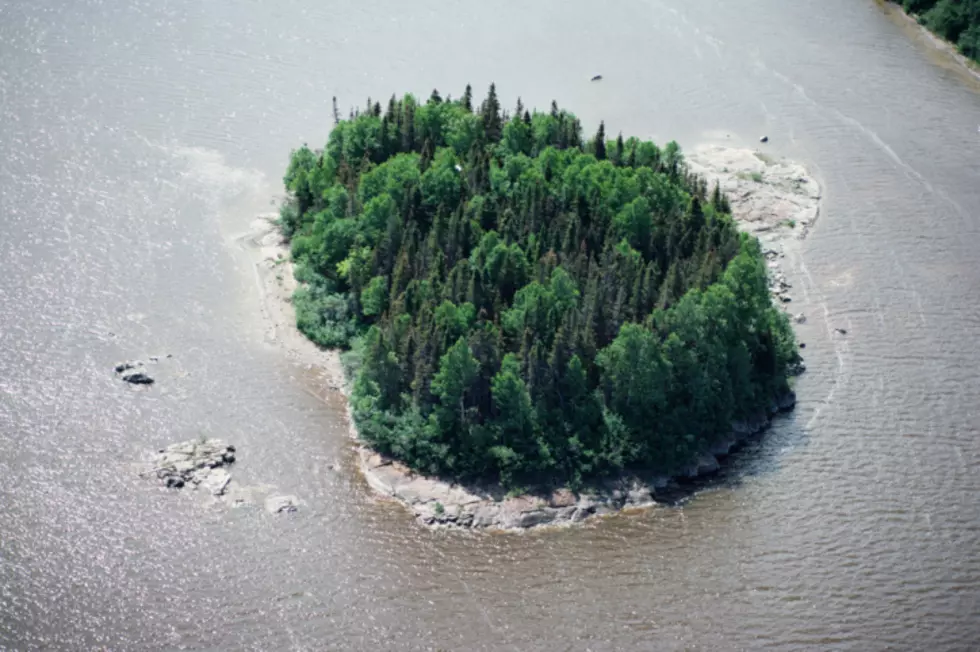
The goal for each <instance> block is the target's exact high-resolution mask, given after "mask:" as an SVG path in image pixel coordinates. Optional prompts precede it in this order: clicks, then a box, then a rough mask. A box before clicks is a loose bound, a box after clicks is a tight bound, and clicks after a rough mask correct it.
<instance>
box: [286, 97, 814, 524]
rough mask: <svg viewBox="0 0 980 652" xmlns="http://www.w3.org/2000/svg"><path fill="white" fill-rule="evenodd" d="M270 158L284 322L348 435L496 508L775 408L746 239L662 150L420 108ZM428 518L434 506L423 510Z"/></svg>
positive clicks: (404, 107)
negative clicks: (288, 276)
mask: <svg viewBox="0 0 980 652" xmlns="http://www.w3.org/2000/svg"><path fill="white" fill-rule="evenodd" d="M334 113H335V117H336V118H337V120H336V122H337V124H336V125H335V127H334V128H333V130H332V131H331V133H330V137H329V141H328V143H327V145H326V147H325V149H324V150H323V151H314V150H311V149H310V148H308V147H306V146H304V147H302V148H301V149H299V150H296V151H294V152H293V154H292V157H291V160H290V164H289V168H288V170H287V172H286V175H285V179H284V180H285V183H286V186H287V188H288V190H289V193H290V194H289V198H288V200H287V201H286V202H285V203H284V205H283V207H282V210H281V213H280V220H279V224H280V228H281V230H282V231H283V233H284V235H285V236H286V237H287V238H289V239H290V240H291V249H292V258H293V260H294V262H295V274H296V278H297V280H298V281H299V282H300V283H301V285H300V287H299V289H298V290H297V292H296V294H295V295H294V298H293V304H294V306H295V310H296V315H297V324H298V326H299V328H300V330H301V331H302V332H303V333H304V334H306V335H307V336H308V337H309V338H310V339H312V340H313V341H315V342H316V343H318V344H319V345H321V346H323V347H336V348H344V349H349V352H348V353H347V354H345V364H346V366H347V369H348V372H349V375H350V380H351V392H350V407H351V409H352V412H353V415H354V419H355V422H356V426H357V430H358V433H359V436H360V438H361V440H362V441H363V442H364V443H366V444H367V445H369V446H370V447H371V448H372V449H373V450H375V451H377V452H378V453H380V454H382V455H384V456H387V457H389V458H394V459H395V460H398V461H400V462H401V463H403V464H404V465H407V466H408V467H410V469H412V470H414V471H416V472H418V473H420V474H425V475H434V476H439V477H441V478H445V479H447V480H451V481H460V482H467V483H471V486H473V485H475V486H490V485H496V486H502V487H503V488H504V489H505V490H509V491H511V492H512V494H513V493H520V492H522V491H533V490H539V489H554V488H558V487H564V488H568V489H571V491H573V492H574V491H579V490H581V489H582V488H583V487H586V486H589V485H590V483H594V482H600V481H602V479H603V478H612V477H617V476H618V475H620V474H623V473H624V472H630V471H634V470H642V471H643V472H649V473H657V474H663V475H671V474H676V473H680V472H682V471H683V470H684V469H688V468H690V467H691V465H692V463H694V464H695V465H696V460H697V459H698V456H699V455H701V454H703V453H704V452H705V451H708V450H711V448H712V447H713V446H715V445H716V444H717V443H718V442H721V441H723V440H726V439H729V438H731V436H732V424H733V422H739V421H742V422H746V421H751V420H752V419H753V415H758V414H759V413H760V412H761V413H763V414H766V413H771V412H772V411H774V407H773V406H778V405H780V401H782V405H784V406H786V405H787V404H786V401H785V397H786V396H788V395H791V392H790V390H789V384H788V378H787V372H788V370H789V369H790V367H791V365H793V364H796V363H797V362H798V361H799V356H798V353H797V345H796V342H795V339H794V335H793V332H792V330H791V328H790V326H789V322H788V320H787V318H786V316H785V315H784V314H783V313H782V312H781V311H779V310H777V309H776V308H775V307H774V306H773V303H772V300H771V298H770V295H769V289H768V282H767V273H766V266H765V262H764V259H763V256H762V253H761V249H760V245H759V242H758V240H757V239H756V238H754V237H751V236H749V235H747V234H743V233H739V232H738V230H737V229H736V226H735V223H734V221H733V219H732V217H731V215H730V209H729V204H728V201H727V199H726V198H725V197H724V195H723V194H722V192H721V191H720V189H719V188H717V187H715V188H709V187H708V184H707V182H706V181H705V180H704V179H703V178H701V177H699V176H697V175H694V174H692V173H690V172H689V171H688V168H687V167H686V165H685V163H684V159H683V157H682V155H681V151H680V148H679V147H678V145H677V144H676V143H673V142H671V143H668V144H666V145H665V146H664V147H662V148H661V147H658V146H657V145H655V144H654V143H652V142H647V141H642V140H639V139H637V138H628V139H624V138H623V137H622V136H619V137H617V138H615V139H609V138H607V135H606V134H605V128H604V126H603V125H600V126H599V129H598V132H597V133H596V134H595V136H594V137H593V138H591V139H588V140H586V139H583V136H582V127H581V124H580V122H579V120H578V119H577V118H576V117H575V115H573V114H572V113H569V112H568V111H565V110H562V109H560V108H559V107H558V106H557V105H556V104H555V103H552V105H551V110H550V111H548V112H539V111H531V110H528V109H526V108H525V107H524V106H523V105H522V104H521V102H520V100H518V102H517V106H516V108H515V110H514V111H513V113H509V112H507V111H504V110H502V109H501V106H500V103H499V101H498V98H497V94H496V89H495V88H494V86H493V85H491V86H490V89H489V93H488V95H487V97H486V98H485V100H484V101H483V102H482V103H481V104H480V105H479V106H475V105H474V101H473V97H472V92H471V89H470V87H467V88H466V91H465V93H464V94H463V96H462V97H461V98H460V99H458V100H453V99H451V98H446V99H443V98H442V97H440V95H439V94H438V93H437V92H433V93H432V95H431V97H429V98H428V99H427V100H426V101H425V102H420V101H417V100H416V99H415V98H414V97H413V96H412V95H405V96H404V97H403V98H402V99H400V100H398V99H395V97H392V99H391V100H390V101H389V102H388V104H387V107H382V106H381V105H380V104H379V103H373V104H372V103H371V102H370V101H369V102H368V104H367V106H365V107H364V108H363V109H361V110H359V111H357V112H352V113H351V116H350V118H349V119H345V120H341V119H340V117H339V116H338V115H337V112H336V108H335V110H334ZM441 507H442V505H441V504H438V503H436V507H435V511H436V513H437V514H438V513H439V510H440V508H441Z"/></svg>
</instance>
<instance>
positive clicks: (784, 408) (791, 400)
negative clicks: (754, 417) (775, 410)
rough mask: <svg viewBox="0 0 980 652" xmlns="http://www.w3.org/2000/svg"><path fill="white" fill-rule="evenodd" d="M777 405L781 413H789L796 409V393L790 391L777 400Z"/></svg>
mask: <svg viewBox="0 0 980 652" xmlns="http://www.w3.org/2000/svg"><path fill="white" fill-rule="evenodd" d="M776 405H777V406H778V407H779V411H780V412H789V411H790V410H792V409H793V408H794V407H796V392H793V391H790V392H786V393H785V394H782V395H781V396H779V397H778V398H777V399H776Z"/></svg>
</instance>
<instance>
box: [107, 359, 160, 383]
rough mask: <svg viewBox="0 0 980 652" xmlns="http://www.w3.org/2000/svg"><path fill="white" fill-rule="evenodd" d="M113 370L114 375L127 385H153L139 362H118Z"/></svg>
mask: <svg viewBox="0 0 980 652" xmlns="http://www.w3.org/2000/svg"><path fill="white" fill-rule="evenodd" d="M114 369H115V372H116V375H118V376H119V378H120V379H122V380H124V381H126V382H127V383H132V384H133V385H152V384H153V378H151V377H150V375H149V374H148V373H146V368H145V367H144V366H143V363H142V362H140V361H139V360H127V361H126V362H120V363H119V364H117V365H116V366H115V367H114Z"/></svg>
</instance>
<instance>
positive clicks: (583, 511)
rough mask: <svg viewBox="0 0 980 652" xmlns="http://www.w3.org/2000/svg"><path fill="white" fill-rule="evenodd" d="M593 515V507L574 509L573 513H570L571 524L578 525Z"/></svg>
mask: <svg viewBox="0 0 980 652" xmlns="http://www.w3.org/2000/svg"><path fill="white" fill-rule="evenodd" d="M594 513H595V506H594V505H589V506H581V507H576V508H575V511H574V512H572V516H571V520H572V522H573V523H579V522H581V521H584V520H585V519H587V518H589V517H590V516H592V515H593V514H594Z"/></svg>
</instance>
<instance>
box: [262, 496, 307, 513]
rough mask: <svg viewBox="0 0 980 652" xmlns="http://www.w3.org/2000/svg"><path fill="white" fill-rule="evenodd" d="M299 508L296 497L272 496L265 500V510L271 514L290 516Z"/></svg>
mask: <svg viewBox="0 0 980 652" xmlns="http://www.w3.org/2000/svg"><path fill="white" fill-rule="evenodd" d="M298 507H299V499H298V498H297V497H296V496H271V497H269V498H266V499H265V510H266V511H267V512H269V513H270V514H288V513H290V512H295V511H296V510H297V508H298Z"/></svg>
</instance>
